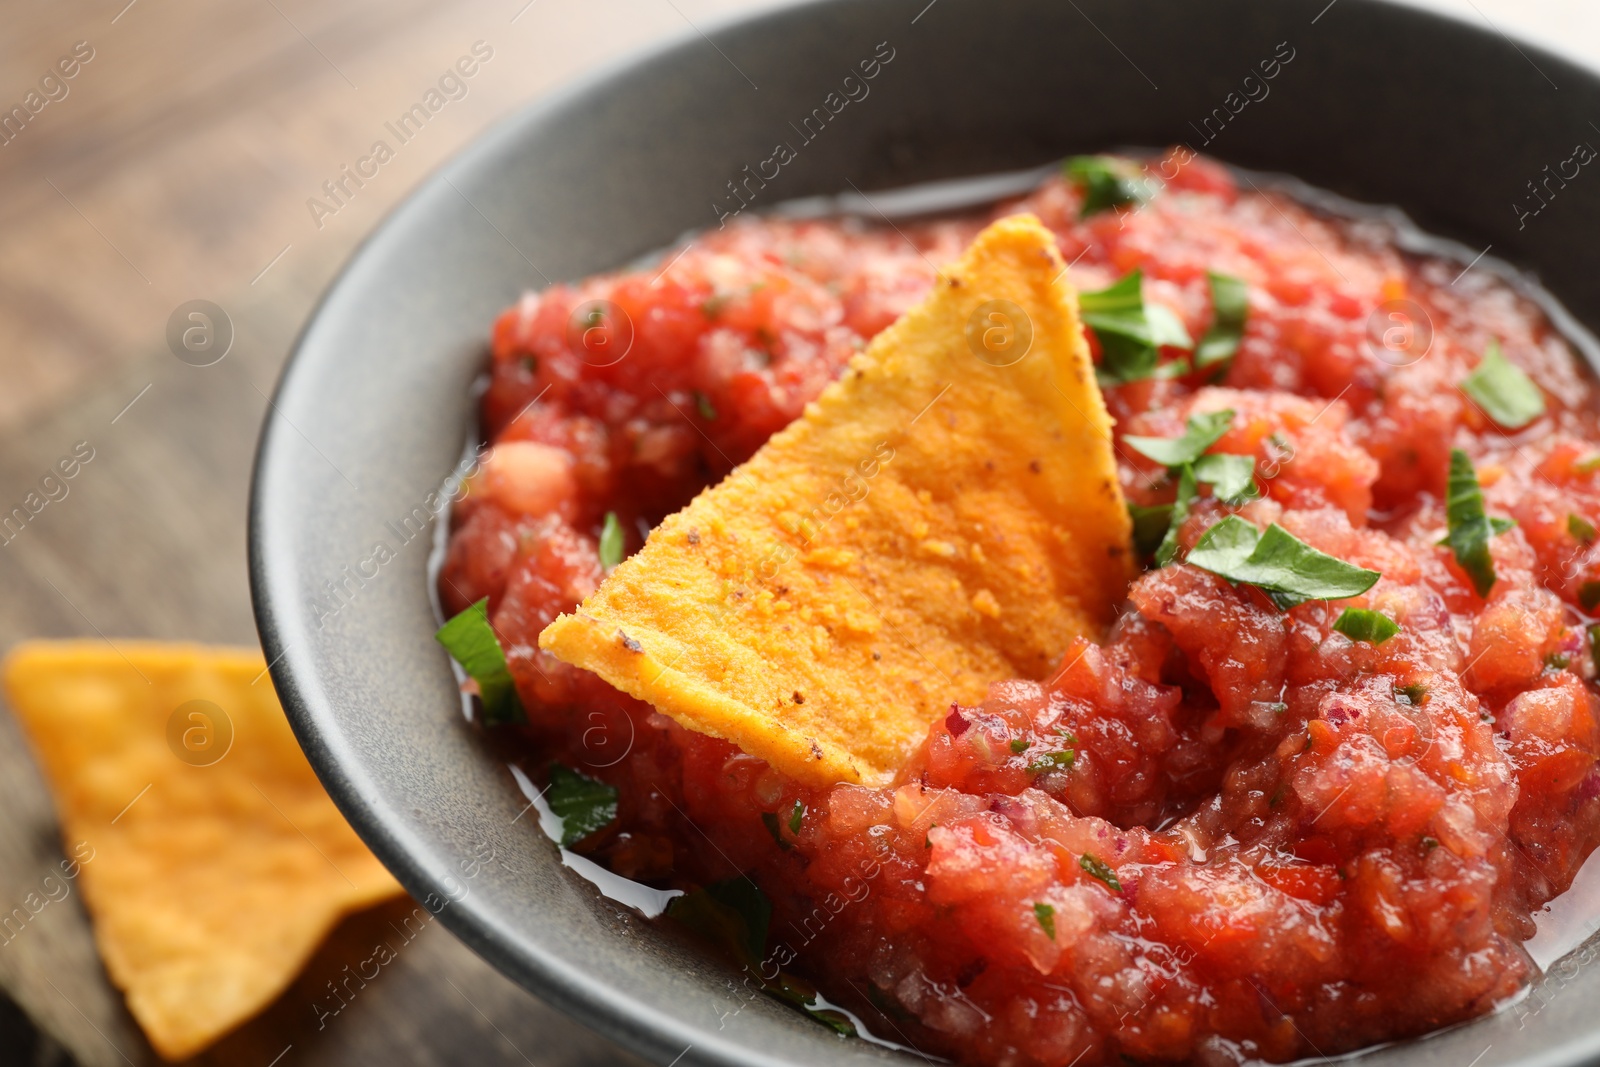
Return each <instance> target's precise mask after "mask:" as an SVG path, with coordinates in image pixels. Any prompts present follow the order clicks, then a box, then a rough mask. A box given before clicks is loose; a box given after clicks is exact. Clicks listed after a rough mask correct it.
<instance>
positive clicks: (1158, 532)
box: [1128, 504, 1172, 559]
mask: <svg viewBox="0 0 1600 1067" xmlns="http://www.w3.org/2000/svg"><path fill="white" fill-rule="evenodd" d="M1128 517H1129V518H1130V519H1132V520H1133V548H1134V551H1136V552H1138V553H1139V558H1140V559H1143V558H1144V557H1146V556H1149V555H1153V554H1154V553H1155V550H1156V549H1157V548H1160V547H1161V542H1162V541H1163V540H1165V539H1166V536H1167V530H1168V529H1169V528H1170V527H1171V526H1172V505H1171V504H1154V505H1150V506H1148V507H1146V506H1144V505H1142V504H1129V505H1128Z"/></svg>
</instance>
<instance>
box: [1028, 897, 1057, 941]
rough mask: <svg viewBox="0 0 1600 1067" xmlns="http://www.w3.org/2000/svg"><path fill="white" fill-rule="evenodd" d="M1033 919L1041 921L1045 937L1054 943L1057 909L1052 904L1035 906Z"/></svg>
mask: <svg viewBox="0 0 1600 1067" xmlns="http://www.w3.org/2000/svg"><path fill="white" fill-rule="evenodd" d="M1033 917H1034V918H1035V919H1038V920H1039V928H1040V929H1041V930H1043V931H1044V936H1046V937H1048V938H1049V939H1050V940H1052V941H1054V940H1055V939H1056V909H1055V906H1054V905H1051V904H1035V905H1034V906H1033Z"/></svg>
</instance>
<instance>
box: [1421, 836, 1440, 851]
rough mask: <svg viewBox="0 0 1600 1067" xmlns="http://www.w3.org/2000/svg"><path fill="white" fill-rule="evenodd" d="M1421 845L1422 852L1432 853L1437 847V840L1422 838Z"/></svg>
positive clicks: (1435, 838) (1434, 838)
mask: <svg viewBox="0 0 1600 1067" xmlns="http://www.w3.org/2000/svg"><path fill="white" fill-rule="evenodd" d="M1421 845H1422V851H1423V852H1432V851H1433V850H1434V849H1436V848H1438V847H1439V839H1438V838H1437V837H1424V838H1423V839H1422V841H1421Z"/></svg>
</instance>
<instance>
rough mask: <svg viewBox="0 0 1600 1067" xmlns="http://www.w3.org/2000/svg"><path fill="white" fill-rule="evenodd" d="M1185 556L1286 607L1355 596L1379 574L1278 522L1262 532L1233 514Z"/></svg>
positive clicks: (1196, 564)
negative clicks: (1315, 545) (1314, 544)
mask: <svg viewBox="0 0 1600 1067" xmlns="http://www.w3.org/2000/svg"><path fill="white" fill-rule="evenodd" d="M1187 562H1189V563H1191V564H1193V565H1194V566H1196V567H1199V568H1200V569H1201V570H1206V571H1210V572H1211V573H1212V574H1217V575H1220V576H1222V577H1223V578H1226V579H1228V581H1230V582H1233V583H1235V584H1245V585H1253V586H1256V587H1257V588H1259V589H1260V590H1261V591H1262V592H1264V593H1266V594H1267V596H1268V597H1269V598H1271V600H1272V602H1273V603H1274V604H1276V605H1277V606H1278V607H1279V608H1282V609H1285V610H1287V609H1289V608H1292V607H1294V606H1295V605H1296V604H1301V603H1304V602H1305V601H1307V600H1342V599H1344V598H1346V597H1352V596H1358V595H1360V594H1361V593H1365V592H1366V591H1367V590H1368V589H1371V588H1372V587H1373V585H1374V584H1376V583H1377V581H1378V579H1379V578H1381V577H1383V575H1381V574H1379V573H1378V572H1377V571H1369V570H1366V569H1364V568H1362V567H1357V566H1355V565H1353V564H1350V563H1346V562H1345V561H1344V560H1342V559H1337V558H1335V557H1333V556H1330V555H1327V554H1325V553H1322V552H1318V551H1317V550H1316V549H1314V548H1312V547H1311V546H1310V545H1308V544H1306V543H1305V542H1304V541H1302V540H1300V539H1299V538H1298V537H1295V536H1294V535H1293V534H1291V533H1290V532H1289V531H1288V530H1285V529H1284V528H1283V527H1282V526H1279V525H1278V524H1277V523H1273V524H1272V525H1271V526H1268V527H1267V531H1266V533H1261V532H1259V531H1257V530H1256V528H1255V527H1254V526H1252V525H1251V524H1250V523H1248V522H1246V521H1245V520H1244V519H1241V518H1239V516H1237V515H1229V516H1228V517H1227V518H1225V519H1223V520H1222V521H1221V522H1219V523H1217V524H1216V525H1215V526H1213V527H1211V529H1209V530H1207V531H1206V532H1205V536H1203V537H1202V538H1200V541H1199V543H1198V544H1196V545H1195V546H1194V548H1193V549H1191V550H1190V551H1189V556H1188V560H1187Z"/></svg>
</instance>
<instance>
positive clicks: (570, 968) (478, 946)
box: [247, 0, 1600, 1067]
mask: <svg viewBox="0 0 1600 1067" xmlns="http://www.w3.org/2000/svg"><path fill="white" fill-rule="evenodd" d="M848 2H849V0H774V2H771V3H768V4H765V5H763V6H762V7H760V8H757V9H755V10H751V11H740V12H733V13H721V14H717V15H715V16H711V17H707V18H704V19H700V20H697V21H695V22H689V20H688V19H687V18H685V22H689V24H688V26H686V27H685V28H682V29H679V30H675V31H673V32H671V33H668V34H666V35H664V36H663V37H660V38H658V39H656V40H653V41H650V42H647V43H645V44H642V45H638V46H635V47H632V48H630V49H627V50H625V51H624V52H622V53H621V54H619V55H617V56H614V57H611V58H609V59H607V60H605V61H603V62H601V63H599V64H597V65H595V66H594V67H591V68H589V69H588V70H586V71H584V72H582V73H580V74H578V75H577V76H575V77H573V78H570V79H568V80H566V81H563V82H561V83H559V84H557V85H555V86H553V87H551V88H550V89H548V90H546V91H544V92H542V93H541V94H540V95H538V96H536V97H534V98H533V99H531V100H529V101H525V102H522V103H518V104H513V105H512V106H511V107H510V109H509V110H508V111H506V112H505V113H503V114H502V115H500V116H499V117H497V118H495V119H494V120H492V121H491V122H490V123H489V125H488V126H487V127H485V128H484V129H483V130H482V131H481V132H480V133H478V134H476V135H474V136H473V137H471V138H470V139H469V140H468V141H467V142H466V143H465V144H463V145H462V146H461V147H460V148H458V149H456V150H455V151H454V152H452V153H451V154H450V155H449V156H447V157H446V158H445V159H443V160H441V161H440V162H439V163H437V164H436V165H434V166H433V167H432V168H430V169H429V170H428V171H426V172H425V173H424V174H422V175H421V176H420V177H418V178H417V179H416V180H415V181H414V182H413V183H412V184H411V186H410V187H409V188H408V189H407V191H406V192H405V193H403V194H402V195H401V197H400V198H399V199H398V200H397V201H396V202H395V203H394V204H393V205H392V206H391V207H390V208H389V209H388V210H387V211H385V212H384V213H383V214H382V215H381V217H380V218H379V219H378V220H377V221H376V222H374V223H373V224H372V225H371V227H370V229H369V230H368V231H367V232H366V233H365V234H364V235H363V236H362V237H361V239H360V240H359V241H358V242H357V243H356V244H355V245H354V246H353V247H352V249H351V251H350V252H349V254H348V255H347V257H346V258H345V259H344V261H343V262H342V263H341V265H340V266H339V268H338V270H337V272H336V273H335V274H334V275H333V277H332V278H331V280H330V281H329V282H328V283H327V285H326V286H325V288H324V289H323V291H322V293H321V294H320V295H319V296H318V298H317V300H316V301H315V303H314V304H313V306H312V308H311V310H310V312H309V313H308V314H307V316H306V318H305V321H304V322H303V323H302V324H301V325H300V327H299V329H298V330H297V331H296V333H295V336H294V339H293V341H292V342H291V344H290V346H289V350H288V356H287V358H286V359H285V360H284V362H283V365H282V368H281V370H280V372H279V375H278V379H277V382H276V384H275V385H274V387H273V390H272V394H271V399H270V401H269V403H268V406H267V409H266V412H265V413H264V415H263V421H262V427H261V430H260V433H259V436H258V439H257V445H256V453H255V457H254V461H253V463H252V466H251V480H250V488H249V505H248V512H247V532H248V542H247V566H248V575H249V585H250V595H251V602H252V607H253V614H254V618H255V622H256V627H257V631H258V634H259V636H260V639H261V645H262V649H263V651H264V652H265V653H266V657H267V661H268V667H267V671H268V673H269V674H270V677H271V679H272V683H273V687H274V689H275V690H276V692H277V694H278V696H279V699H280V701H281V703H282V705H283V708H284V711H285V714H286V717H287V718H288V720H289V723H290V725H291V727H292V729H293V731H294V734H295V737H296V739H297V741H298V742H299V744H300V745H301V748H302V749H303V750H304V752H305V755H306V757H307V760H308V762H310V764H311V766H312V768H313V770H314V771H315V772H316V774H317V777H318V779H319V780H320V781H321V783H322V785H323V787H324V788H325V789H326V790H327V792H328V794H329V796H330V797H331V798H332V799H333V801H334V803H335V805H336V806H337V807H338V809H339V811H340V813H341V814H342V815H343V816H344V817H345V818H346V819H347V820H348V821H349V823H350V825H351V826H352V828H353V829H355V830H356V832H357V834H358V836H359V837H360V838H361V839H362V841H363V842H364V843H365V844H366V845H367V846H368V847H369V848H370V849H371V850H372V852H373V853H374V854H375V855H376V856H377V857H378V858H379V859H380V861H381V862H382V863H383V864H384V866H385V867H386V868H387V869H388V870H389V871H390V872H391V873H392V874H393V875H394V877H395V878H396V879H397V880H398V881H399V882H400V884H401V885H402V887H403V888H405V890H406V891H407V893H408V894H410V895H412V896H413V897H414V898H416V899H418V900H424V899H426V898H427V897H429V896H431V895H436V894H437V893H438V892H439V891H440V890H441V888H442V886H441V884H440V882H439V880H438V879H437V878H436V877H435V876H434V875H433V874H432V873H431V872H430V871H429V870H428V869H427V867H426V864H425V863H424V861H423V859H422V857H423V855H424V854H425V852H426V848H425V847H424V845H423V843H422V842H421V841H420V840H419V839H418V838H417V837H416V835H415V834H413V833H412V832H410V831H409V830H408V829H407V828H405V827H404V826H401V825H397V824H395V823H393V822H391V821H390V820H388V819H387V818H386V817H385V815H386V813H385V812H384V811H383V810H381V809H379V808H376V807H374V806H373V805H371V804H370V803H369V798H371V797H372V796H374V795H375V794H376V789H375V788H374V787H373V783H374V781H375V778H374V776H373V774H372V772H371V769H370V768H369V767H368V766H367V765H365V764H364V763H362V762H361V761H359V760H357V759H355V758H353V757H352V754H351V753H350V751H349V747H348V745H346V744H345V743H343V742H342V740H341V738H340V736H339V734H338V731H336V730H332V729H329V726H330V725H331V715H330V710H331V709H330V708H329V707H328V705H327V702H326V699H325V694H323V693H322V692H321V691H320V690H319V689H318V688H317V687H316V686H315V684H314V682H313V676H312V674H311V673H310V672H308V671H307V670H306V669H303V668H302V669H297V667H296V663H295V660H296V657H295V656H294V655H293V654H292V653H293V651H294V649H293V646H292V645H286V644H285V643H284V640H283V638H282V636H281V631H280V625H279V619H280V609H281V608H282V606H283V605H284V604H286V603H290V602H292V598H291V597H289V596H288V594H287V591H286V590H284V591H279V590H278V589H277V585H278V582H279V581H280V579H279V578H278V577H277V576H275V575H274V573H273V571H272V566H271V564H270V562H269V558H268V557H269V554H270V553H269V551H268V546H267V544H266V541H267V537H266V533H265V524H264V517H265V513H266V510H267V506H268V500H267V499H266V495H265V493H264V491H263V485H264V483H265V480H266V478H265V474H266V470H267V468H268V467H269V466H270V465H271V464H272V463H273V462H274V460H275V456H276V454H277V453H278V452H281V451H282V449H281V448H279V447H278V446H277V442H278V441H279V440H280V439H285V438H286V437H287V434H288V430H289V429H292V428H285V427H281V426H279V423H280V422H282V421H283V420H281V419H276V418H274V417H273V414H274V412H275V411H276V410H277V408H278V405H279V404H280V402H281V401H282V400H283V399H284V396H285V394H286V393H287V392H288V391H289V389H290V388H291V385H292V384H293V382H294V380H295V378H296V375H297V374H298V373H303V367H304V363H305V361H304V359H303V358H302V357H303V355H304V352H305V349H306V344H307V340H308V338H309V337H311V335H312V334H313V332H314V331H315V329H316V327H317V325H318V324H319V322H320V321H321V320H322V319H323V317H324V315H325V313H327V311H328V309H329V308H330V307H332V306H333V305H335V304H336V302H337V301H338V300H339V299H341V298H342V296H343V295H344V292H345V290H346V289H347V287H349V286H350V285H351V284H352V283H353V280H354V278H353V276H354V275H355V273H356V271H357V269H358V268H359V267H361V266H362V265H363V264H364V263H365V261H366V260H367V258H368V257H369V254H370V253H371V252H372V251H373V248H374V246H375V245H377V244H378V243H379V242H380V241H381V239H382V238H383V237H384V236H385V235H386V234H387V233H388V232H389V231H390V230H391V229H392V228H394V227H395V226H396V225H397V224H399V223H400V222H401V221H403V220H404V219H406V218H407V217H409V216H411V215H412V214H413V213H415V212H418V211H423V210H426V203H425V202H426V200H427V199H428V197H429V196H430V194H432V193H433V192H435V191H437V190H438V189H439V187H440V186H441V185H443V184H447V183H450V182H451V179H452V178H455V177H459V176H462V175H464V174H465V173H468V172H471V171H472V170H474V169H475V167H476V165H477V164H478V163H479V162H480V161H481V160H483V159H486V158H490V157H493V156H495V155H497V154H498V153H499V152H500V151H501V150H502V149H503V148H505V147H507V146H508V145H510V144H514V143H516V142H517V141H519V140H520V139H521V138H522V137H523V136H524V134H525V131H527V130H528V129H530V128H534V127H537V126H539V125H540V124H541V123H543V122H545V121H546V120H548V119H551V118H554V117H557V116H558V115H560V114H561V113H562V112H563V111H564V110H565V109H567V108H568V107H569V106H570V105H571V104H573V103H574V102H577V101H579V100H581V99H582V98H584V97H586V96H589V95H590V94H592V93H593V92H595V91H596V90H598V89H601V88H603V87H605V86H606V85H607V84H608V83H610V82H612V81H614V80H616V79H617V78H618V77H619V76H621V75H623V74H626V73H629V72H632V71H635V70H636V69H638V68H642V67H645V66H648V65H650V64H652V63H655V62H658V61H661V60H664V59H666V58H668V57H670V56H672V55H674V54H677V53H680V52H682V51H684V50H685V49H692V48H696V47H699V46H700V45H702V44H704V43H706V42H707V41H710V40H711V39H712V38H713V36H714V35H716V34H719V33H723V32H727V31H737V30H741V29H744V28H746V27H751V26H754V25H756V24H759V23H762V22H765V21H768V20H771V19H776V18H780V17H783V16H787V15H791V14H794V13H796V12H798V11H801V10H803V9H807V8H824V7H838V6H845V5H847V4H848ZM933 2H934V3H937V2H938V0H933ZM1340 2H1341V0H1330V2H1328V3H1327V5H1326V7H1325V8H1323V9H1322V12H1321V14H1319V15H1318V16H1317V18H1319V19H1320V18H1321V17H1322V14H1326V13H1327V12H1328V10H1329V9H1331V8H1332V7H1334V5H1335V4H1338V3H1340ZM1343 2H1346V3H1350V4H1351V5H1352V6H1363V7H1370V8H1380V9H1381V8H1398V9H1403V10H1405V11H1408V12H1411V13H1413V14H1415V15H1417V16H1421V17H1424V18H1426V19H1430V20H1435V21H1438V22H1441V23H1449V24H1453V25H1454V26H1455V27H1457V28H1459V29H1461V30H1464V31H1467V32H1469V33H1472V34H1474V35H1476V36H1479V37H1482V38H1485V39H1490V38H1494V37H1498V38H1499V40H1500V41H1501V42H1502V43H1505V44H1509V45H1510V46H1511V47H1512V48H1514V49H1516V50H1518V51H1519V52H1522V53H1524V58H1527V57H1528V54H1529V53H1531V54H1532V55H1534V56H1538V57H1541V58H1543V57H1550V58H1552V59H1555V60H1557V61H1559V62H1563V63H1566V64H1569V65H1571V66H1573V67H1577V68H1580V69H1582V70H1583V71H1585V72H1586V73H1588V74H1589V75H1590V76H1592V77H1594V78H1595V79H1596V82H1597V84H1600V67H1597V66H1596V65H1595V62H1594V61H1593V60H1592V59H1590V58H1588V57H1585V56H1582V55H1580V54H1578V53H1577V52H1576V51H1575V50H1572V49H1569V48H1568V47H1566V46H1565V44H1564V42H1562V41H1558V40H1554V39H1550V38H1544V37H1540V38H1537V39H1528V38H1525V37H1520V36H1518V35H1516V34H1514V33H1513V34H1507V33H1506V32H1505V31H1503V30H1501V29H1500V27H1499V26H1498V25H1496V24H1495V23H1494V22H1492V21H1491V20H1489V18H1488V17H1487V16H1483V22H1484V24H1485V25H1479V24H1478V23H1477V22H1475V21H1474V20H1473V19H1472V18H1471V17H1470V16H1468V15H1467V14H1466V13H1465V12H1461V11H1456V10H1445V9H1440V8H1437V7H1435V6H1432V5H1431V4H1429V3H1427V2H1426V0H1343ZM928 6H929V7H931V6H932V3H930V4H929V5H928ZM1480 14H1481V12H1480ZM1529 62H1530V63H1531V62H1532V60H1531V59H1530V60H1529ZM286 614H287V613H285V616H286ZM308 682H312V684H311V685H309V686H308V685H307V684H306V683H308ZM319 702H320V704H321V706H319ZM1597 854H1600V853H1597ZM450 903H451V906H450V907H446V908H441V910H439V911H437V912H436V913H435V915H436V917H437V918H439V919H441V920H442V921H443V923H444V925H445V926H446V927H447V928H448V929H449V930H450V931H451V932H452V933H453V934H454V935H455V936H457V937H458V938H460V940H462V941H463V942H464V943H466V945H467V946H468V947H469V948H471V949H472V950H473V952H474V953H476V954H477V955H478V956H480V957H481V958H483V959H484V960H486V961H487V962H488V963H490V964H491V965H492V966H493V967H494V968H495V969H496V970H498V971H499V972H500V973H501V974H502V975H505V976H506V977H508V978H510V979H511V980H512V981H514V982H516V983H517V984H518V985H520V986H521V987H522V988H523V989H524V990H526V991H527V992H529V994H530V995H533V996H535V997H537V998H538V999H539V1000H541V1001H544V1002H546V1003H549V1004H551V1005H552V1006H554V1007H556V1008H557V1009H559V1010H560V1011H562V1012H564V1013H565V1014H567V1015H569V1016H570V1017H572V1018H573V1019H575V1020H576V1021H578V1022H580V1023H581V1024H583V1025H584V1026H585V1027H587V1028H588V1029H590V1030H591V1031H593V1032H595V1033H596V1034H599V1035H601V1036H603V1037H606V1038H608V1039H610V1040H614V1041H616V1042H617V1043H618V1044H620V1045H622V1046H623V1047H625V1048H627V1049H628V1050H629V1051H631V1052H634V1053H636V1054H639V1055H641V1056H644V1057H646V1058H650V1059H655V1060H658V1061H659V1062H662V1063H671V1064H677V1063H679V1062H680V1061H682V1062H686V1063H687V1062H698V1063H710V1064H717V1065H726V1067H749V1065H752V1064H755V1065H758V1067H761V1065H771V1067H791V1065H792V1064H793V1063H794V1062H795V1061H792V1060H789V1059H787V1058H782V1057H778V1056H774V1055H772V1054H770V1053H768V1052H766V1051H763V1050H759V1049H752V1048H750V1047H748V1046H745V1045H741V1044H738V1043H736V1042H733V1041H729V1040H726V1039H724V1038H722V1037H721V1036H719V1034H718V1032H717V1031H711V1030H708V1029H706V1028H705V1027H704V1026H701V1025H698V1024H695V1023H690V1022H688V1021H686V1020H683V1019H680V1018H679V1017H677V1016H674V1015H671V1014H669V1013H666V1012H663V1011H661V1010H658V1009H657V1008H655V1007H653V1006H651V1005H649V1004H646V1003H644V1002H641V1001H639V1000H636V999H634V998H633V997H632V996H631V995H629V994H627V993H624V992H621V991H619V990H618V989H617V988H616V987H615V986H612V985H610V984H608V983H606V982H603V981H598V980H595V979H593V978H591V977H590V976H589V975H588V974H587V973H586V971H585V970H584V969H583V968H582V967H581V966H579V965H576V964H573V963H570V962H568V961H566V960H564V959H563V958H561V957H560V956H558V955H556V954H553V953H549V952H546V951H544V950H542V949H540V948H538V947H536V946H527V945H525V946H522V947H514V946H516V945H517V944H518V941H517V938H516V936H515V931H513V930H511V929H510V928H509V927H508V926H506V925H505V924H503V923H501V922H499V921H498V920H497V919H496V918H495V916H494V915H493V913H492V911H491V910H489V909H484V908H483V907H482V906H481V905H479V904H478V903H477V902H476V901H475V900H474V899H473V898H472V896H470V895H469V896H468V897H466V898H465V899H459V900H451V901H450ZM1530 988H1531V987H1530ZM1502 1010H1504V1006H1502V1007H1501V1008H1497V1009H1495V1011H1496V1012H1498V1011H1502ZM1491 1014H1493V1013H1491ZM1488 1017H1489V1016H1480V1017H1478V1018H1475V1019H1473V1020H1468V1021H1467V1022H1465V1023H1462V1024H1458V1026H1460V1025H1471V1024H1472V1023H1474V1022H1477V1021H1479V1020H1480V1019H1482V1018H1488ZM1455 1028H1456V1027H1451V1028H1447V1030H1446V1031H1439V1032H1438V1033H1442V1032H1448V1030H1449V1029H1455ZM1433 1036H1434V1035H1433V1034H1429V1035H1424V1036H1423V1037H1421V1038H1416V1039H1408V1040H1407V1042H1404V1043H1416V1042H1421V1041H1426V1040H1428V1039H1429V1038H1431V1037H1433ZM1393 1044H1394V1043H1392V1042H1391V1043H1386V1044H1380V1045H1375V1046H1369V1047H1367V1048H1363V1049H1358V1050H1355V1051H1353V1052H1350V1053H1345V1054H1342V1055H1337V1056H1335V1057H1333V1058H1334V1059H1335V1060H1355V1059H1359V1058H1363V1057H1365V1056H1366V1055H1368V1054H1369V1053H1373V1052H1376V1051H1379V1050H1381V1049H1387V1048H1391V1047H1393ZM691 1050H692V1051H693V1053H694V1055H693V1056H690V1055H689V1054H690V1052H691ZM1486 1051H1487V1050H1486ZM923 1058H925V1059H928V1058H929V1057H928V1056H926V1055H924V1057H923ZM940 1062H943V1061H940ZM1585 1063H1600V1025H1597V1026H1596V1027H1595V1028H1594V1029H1593V1030H1591V1031H1590V1032H1588V1033H1587V1034H1586V1035H1584V1036H1583V1037H1581V1038H1575V1039H1571V1040H1568V1041H1566V1042H1565V1043H1563V1044H1561V1045H1559V1046H1557V1047H1554V1048H1544V1049H1540V1050H1539V1051H1538V1052H1537V1053H1534V1054H1533V1055H1529V1056H1526V1057H1524V1058H1523V1059H1521V1060H1520V1061H1518V1067H1573V1065H1576V1064H1585Z"/></svg>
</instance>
